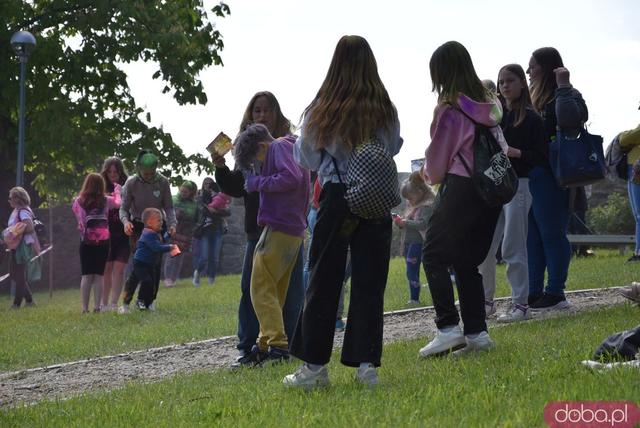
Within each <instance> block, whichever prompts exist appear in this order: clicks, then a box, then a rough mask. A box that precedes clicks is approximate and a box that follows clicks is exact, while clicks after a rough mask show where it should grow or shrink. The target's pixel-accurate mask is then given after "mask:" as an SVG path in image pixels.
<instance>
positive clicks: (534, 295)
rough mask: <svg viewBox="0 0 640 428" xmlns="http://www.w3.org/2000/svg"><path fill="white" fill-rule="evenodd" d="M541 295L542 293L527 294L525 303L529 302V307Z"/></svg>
mask: <svg viewBox="0 0 640 428" xmlns="http://www.w3.org/2000/svg"><path fill="white" fill-rule="evenodd" d="M542 296H543V295H542V294H529V297H528V298H527V303H528V304H529V307H531V305H533V304H534V303H535V302H537V301H538V300H540V299H541V298H542Z"/></svg>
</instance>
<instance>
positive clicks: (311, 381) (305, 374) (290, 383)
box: [282, 364, 329, 389]
mask: <svg viewBox="0 0 640 428" xmlns="http://www.w3.org/2000/svg"><path fill="white" fill-rule="evenodd" d="M282 383H283V385H284V386H285V387H288V388H304V389H311V388H318V387H322V386H328V385H329V373H328V372H327V368H326V367H325V366H322V367H320V369H318V370H311V369H310V368H309V366H308V365H306V364H303V365H301V366H300V367H299V368H298V370H296V372H295V373H293V374H290V375H286V376H285V377H284V379H282Z"/></svg>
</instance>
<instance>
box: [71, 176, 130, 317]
mask: <svg viewBox="0 0 640 428" xmlns="http://www.w3.org/2000/svg"><path fill="white" fill-rule="evenodd" d="M114 187H115V189H114V195H113V196H107V195H106V194H105V193H106V188H105V182H104V179H103V178H102V175H100V174H97V173H90V174H88V175H87V176H86V177H85V179H84V183H83V184H82V190H80V193H79V194H78V197H77V198H76V199H75V200H74V201H73V206H72V210H73V214H74V215H75V217H76V220H77V221H78V230H79V231H80V238H81V241H80V267H81V270H82V279H81V280H80V290H81V293H82V313H87V312H89V297H90V295H91V288H93V301H94V307H93V312H100V303H101V296H102V282H103V276H104V268H105V265H106V263H107V257H108V255H109V237H110V233H109V219H108V216H109V210H111V209H116V208H118V207H120V185H119V184H116V185H115V186H114Z"/></svg>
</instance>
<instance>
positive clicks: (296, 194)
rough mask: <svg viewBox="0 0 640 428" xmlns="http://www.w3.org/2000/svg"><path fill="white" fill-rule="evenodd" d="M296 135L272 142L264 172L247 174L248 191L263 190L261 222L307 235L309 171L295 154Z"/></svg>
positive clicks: (274, 227)
mask: <svg viewBox="0 0 640 428" xmlns="http://www.w3.org/2000/svg"><path fill="white" fill-rule="evenodd" d="M295 142H296V137H295V136H293V135H287V136H286V137H282V138H278V139H277V140H274V141H273V142H272V143H271V144H269V148H268V149H267V154H266V156H265V158H264V162H263V165H262V170H261V174H260V175H259V176H253V177H249V178H247V181H246V188H247V192H260V209H259V211H258V224H259V225H261V226H271V227H272V228H273V229H274V230H277V231H279V232H282V233H286V234H288V235H293V236H299V237H303V236H304V231H305V229H306V227H307V207H308V204H309V171H307V170H306V169H303V168H300V167H299V166H298V164H297V163H296V161H295V159H294V158H293V145H294V144H295Z"/></svg>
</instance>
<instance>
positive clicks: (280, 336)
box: [234, 124, 310, 365]
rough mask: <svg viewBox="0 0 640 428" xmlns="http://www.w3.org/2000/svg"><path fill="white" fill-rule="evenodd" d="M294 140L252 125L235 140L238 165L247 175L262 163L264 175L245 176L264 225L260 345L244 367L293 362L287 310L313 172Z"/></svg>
mask: <svg viewBox="0 0 640 428" xmlns="http://www.w3.org/2000/svg"><path fill="white" fill-rule="evenodd" d="M295 138H296V137H295V136H292V135H288V136H286V137H283V138H278V139H274V138H273V137H272V136H271V134H270V133H269V130H268V129H267V127H266V126H264V125H262V124H255V125H251V126H249V127H247V129H246V130H245V131H244V132H242V133H241V134H240V135H238V137H237V138H236V141H235V152H234V156H235V159H236V164H237V165H238V166H239V167H240V168H241V169H242V170H244V171H250V170H252V168H251V166H252V164H253V163H254V162H256V161H259V162H261V163H262V169H261V173H260V175H258V176H256V175H253V174H252V173H246V176H245V177H246V178H245V188H246V190H247V192H255V191H258V192H260V209H259V211H258V224H259V225H261V226H264V229H263V231H262V235H261V236H260V240H259V241H258V244H257V245H256V249H255V253H254V256H253V271H252V273H251V287H250V288H251V302H252V303H253V308H254V309H255V312H256V315H257V318H258V322H259V324H260V334H259V336H258V340H257V344H256V346H254V347H253V348H252V349H251V352H250V354H249V355H248V356H247V358H245V359H243V364H244V365H259V364H262V363H263V362H266V361H270V362H282V361H287V360H288V359H289V351H288V348H289V342H288V338H287V335H286V333H285V330H284V323H283V318H282V307H283V306H284V302H285V298H286V296H287V291H288V288H289V280H290V277H291V273H292V271H293V268H294V265H295V263H296V259H297V257H298V252H299V251H300V247H301V244H302V239H303V237H304V232H305V228H306V226H307V223H306V212H307V203H308V200H309V187H310V183H309V172H308V171H307V170H305V169H301V168H300V167H299V166H298V165H297V164H296V162H295V160H294V158H293V145H294V143H295Z"/></svg>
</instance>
